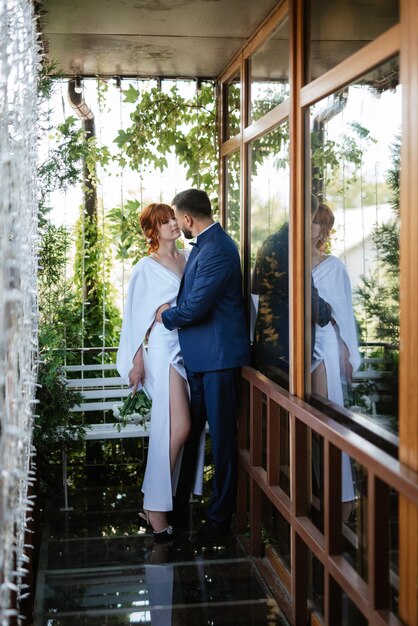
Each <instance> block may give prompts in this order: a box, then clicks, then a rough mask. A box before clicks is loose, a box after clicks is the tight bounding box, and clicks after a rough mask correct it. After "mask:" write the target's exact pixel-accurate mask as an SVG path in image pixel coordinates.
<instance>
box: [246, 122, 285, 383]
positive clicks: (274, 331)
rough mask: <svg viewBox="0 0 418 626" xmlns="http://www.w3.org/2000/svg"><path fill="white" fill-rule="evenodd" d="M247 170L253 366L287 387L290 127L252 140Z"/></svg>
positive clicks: (283, 125)
mask: <svg viewBox="0 0 418 626" xmlns="http://www.w3.org/2000/svg"><path fill="white" fill-rule="evenodd" d="M249 162H250V168H251V169H250V172H251V197H250V201H251V300H252V315H251V317H252V324H251V326H252V335H253V341H254V365H255V367H256V368H257V369H259V370H260V371H262V372H263V373H265V374H266V375H267V376H268V377H269V378H271V379H273V380H275V381H277V382H279V383H280V384H282V385H284V386H288V374H289V279H288V266H289V259H288V248H289V246H288V238H289V236H288V232H289V127H288V124H287V123H284V124H281V125H280V126H278V127H277V128H275V129H274V130H273V131H271V132H270V133H268V134H266V135H264V136H263V137H261V138H260V139H257V140H256V141H254V142H253V143H252V144H251V146H250V154H249Z"/></svg>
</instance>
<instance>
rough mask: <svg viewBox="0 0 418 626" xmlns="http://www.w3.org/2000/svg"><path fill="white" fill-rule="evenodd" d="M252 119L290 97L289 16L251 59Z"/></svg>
mask: <svg viewBox="0 0 418 626" xmlns="http://www.w3.org/2000/svg"><path fill="white" fill-rule="evenodd" d="M249 71H250V89H251V97H250V107H251V108H250V122H251V121H255V120H258V119H259V118H260V117H262V116H263V115H265V114H266V113H268V111H270V110H271V109H273V108H274V107H275V106H277V105H278V104H280V103H281V102H283V100H285V99H286V98H288V97H289V20H288V19H287V18H286V19H285V20H284V21H283V22H281V23H280V24H279V25H278V26H277V28H276V29H275V30H274V31H273V33H272V35H271V36H270V38H269V39H268V40H267V41H266V42H265V43H264V44H263V45H262V46H261V48H259V49H258V50H257V51H256V52H255V54H254V55H253V56H252V57H251V59H250V61H249Z"/></svg>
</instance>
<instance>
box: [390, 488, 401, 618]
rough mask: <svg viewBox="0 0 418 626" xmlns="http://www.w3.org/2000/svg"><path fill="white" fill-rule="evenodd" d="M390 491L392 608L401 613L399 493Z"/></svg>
mask: <svg viewBox="0 0 418 626" xmlns="http://www.w3.org/2000/svg"><path fill="white" fill-rule="evenodd" d="M389 493H390V496H389V502H390V504H389V563H390V573H389V581H390V610H391V612H392V613H394V614H395V615H399V494H398V492H397V491H395V490H394V489H391V490H390V492H389Z"/></svg>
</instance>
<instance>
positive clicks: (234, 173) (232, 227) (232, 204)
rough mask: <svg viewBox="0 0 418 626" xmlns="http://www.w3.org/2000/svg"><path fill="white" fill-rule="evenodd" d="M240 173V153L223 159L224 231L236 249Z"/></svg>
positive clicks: (239, 217)
mask: <svg viewBox="0 0 418 626" xmlns="http://www.w3.org/2000/svg"><path fill="white" fill-rule="evenodd" d="M240 173H241V162H240V154H239V152H234V153H233V154H231V155H230V156H228V157H226V159H225V188H226V232H227V233H228V234H229V235H231V237H232V239H233V240H234V241H235V243H236V244H237V246H238V250H240V241H241V208H240V207H241V204H240V190H241V187H240Z"/></svg>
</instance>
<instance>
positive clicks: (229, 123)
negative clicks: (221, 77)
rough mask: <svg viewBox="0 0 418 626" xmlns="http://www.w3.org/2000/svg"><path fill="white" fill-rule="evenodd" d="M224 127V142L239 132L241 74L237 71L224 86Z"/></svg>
mask: <svg viewBox="0 0 418 626" xmlns="http://www.w3.org/2000/svg"><path fill="white" fill-rule="evenodd" d="M224 90H225V91H224V94H225V109H226V119H225V122H226V125H225V137H224V141H226V140H227V139H229V138H230V137H235V135H238V133H239V132H240V130H241V72H240V71H238V72H237V73H236V74H235V75H234V76H233V77H232V78H231V80H229V81H228V82H227V83H225V84H224Z"/></svg>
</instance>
